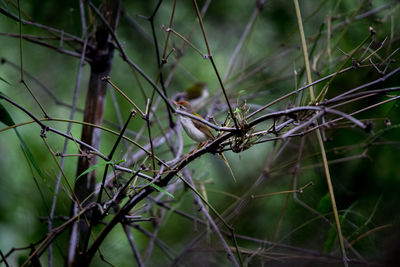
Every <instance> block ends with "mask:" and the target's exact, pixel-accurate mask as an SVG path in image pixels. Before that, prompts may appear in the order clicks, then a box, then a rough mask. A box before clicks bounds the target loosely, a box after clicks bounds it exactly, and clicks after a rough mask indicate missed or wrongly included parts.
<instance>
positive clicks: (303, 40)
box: [293, 0, 348, 266]
mask: <svg viewBox="0 0 400 267" xmlns="http://www.w3.org/2000/svg"><path fill="white" fill-rule="evenodd" d="M293 2H294V6H295V9H296V16H297V23H298V26H299V32H300V38H301V45H302V48H303V55H304V62H305V66H306V72H307V81H308V83H309V84H310V83H312V78H311V69H310V62H309V59H308V52H307V43H306V38H305V35H304V29H303V22H302V19H301V13H300V7H299V2H298V0H293ZM310 98H311V101H314V99H315V96H314V91H313V90H312V87H310ZM316 133H317V139H318V144H319V147H320V149H321V154H322V162H323V166H324V171H325V177H326V182H327V184H328V189H329V195H330V197H331V202H332V209H333V214H334V216H335V222H336V229H337V234H338V238H339V243H340V250H341V253H342V260H343V265H344V266H348V262H347V256H346V249H345V247H344V241H343V235H342V228H341V227H340V220H339V214H338V211H337V207H336V200H335V194H334V192H333V186H332V180H331V175H330V172H329V165H328V160H327V157H326V152H325V147H324V142H323V140H322V136H321V131H320V130H319V128H318V129H317V130H316Z"/></svg>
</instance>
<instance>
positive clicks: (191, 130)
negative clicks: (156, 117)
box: [173, 100, 236, 182]
mask: <svg viewBox="0 0 400 267" xmlns="http://www.w3.org/2000/svg"><path fill="white" fill-rule="evenodd" d="M173 103H174V104H175V105H176V108H177V109H178V110H180V111H184V112H186V113H189V114H192V115H194V116H197V117H199V118H202V117H201V116H200V115H199V114H197V113H195V112H193V109H192V106H191V105H190V103H189V102H187V101H184V100H183V101H178V102H176V101H173ZM178 116H179V118H180V120H181V124H182V127H183V129H184V130H185V132H186V134H187V135H188V136H189V137H190V138H191V139H192V140H194V141H196V142H199V143H200V144H199V146H198V147H197V149H198V148H200V147H201V146H202V145H203V146H204V145H205V144H207V143H208V142H209V141H212V140H214V139H215V136H214V134H213V133H212V131H211V128H210V127H208V126H207V125H206V124H204V123H202V122H200V121H197V120H194V119H192V118H189V117H187V116H184V115H181V114H179V115H178ZM197 149H195V150H194V151H196V150H197ZM218 154H219V155H220V156H221V158H222V160H223V161H224V163H225V165H226V166H227V167H228V169H229V171H230V173H231V175H232V177H233V180H234V181H235V182H236V178H235V175H234V174H233V171H232V168H231V166H230V165H229V162H228V160H227V159H226V157H225V155H224V154H223V153H218Z"/></svg>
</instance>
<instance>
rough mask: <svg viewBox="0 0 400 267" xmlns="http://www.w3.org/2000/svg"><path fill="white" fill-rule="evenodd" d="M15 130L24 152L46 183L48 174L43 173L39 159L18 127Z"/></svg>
mask: <svg viewBox="0 0 400 267" xmlns="http://www.w3.org/2000/svg"><path fill="white" fill-rule="evenodd" d="M14 130H15V133H16V135H17V137H18V139H19V141H20V142H21V148H22V150H24V152H25V153H26V156H27V157H28V159H29V161H30V162H31V164H32V166H33V167H34V168H35V170H36V172H37V173H38V174H39V176H40V177H41V178H42V180H43V182H44V183H45V184H46V180H47V179H46V176H45V175H44V174H43V172H42V170H41V169H40V166H39V164H38V163H37V161H36V160H35V157H34V156H33V154H32V152H31V150H30V149H29V147H28V145H27V144H26V143H25V141H24V139H23V138H22V136H21V135H20V134H19V132H18V131H17V129H14Z"/></svg>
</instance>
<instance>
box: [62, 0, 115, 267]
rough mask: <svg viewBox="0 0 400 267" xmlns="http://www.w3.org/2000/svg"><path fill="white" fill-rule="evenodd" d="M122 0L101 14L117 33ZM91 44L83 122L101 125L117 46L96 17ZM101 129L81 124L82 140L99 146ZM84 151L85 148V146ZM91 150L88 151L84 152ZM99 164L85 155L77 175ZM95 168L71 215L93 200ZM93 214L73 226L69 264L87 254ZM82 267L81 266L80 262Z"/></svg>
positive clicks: (110, 2)
mask: <svg viewBox="0 0 400 267" xmlns="http://www.w3.org/2000/svg"><path fill="white" fill-rule="evenodd" d="M120 6H121V1H115V0H105V1H104V2H103V4H102V6H101V8H100V12H101V14H102V16H103V17H104V18H105V19H106V21H107V22H108V24H109V25H110V26H111V28H112V29H113V31H114V32H115V31H116V29H117V26H118V20H119V15H120ZM90 44H91V45H92V46H93V47H94V50H91V51H89V53H88V55H87V57H89V58H90V59H91V62H92V63H91V65H90V67H91V73H90V80H89V85H88V91H87V95H86V104H85V111H84V119H83V120H84V121H85V122H89V123H92V124H95V125H101V124H102V121H103V113H104V106H105V99H106V89H107V82H106V81H104V80H102V78H103V77H107V76H108V75H109V73H110V71H111V67H112V60H113V55H114V45H113V43H112V42H111V34H110V32H109V29H108V28H107V26H106V25H105V24H104V23H103V22H102V21H101V19H100V18H98V19H97V27H96V31H95V34H94V36H92V37H91V40H90ZM100 136H101V130H100V129H98V128H93V127H90V126H85V125H84V126H83V127H82V136H81V140H82V141H83V142H85V143H87V144H89V145H91V146H93V147H94V148H96V149H97V148H99V146H100ZM82 150H84V151H85V148H82ZM85 152H88V151H85ZM96 163H97V157H96V156H93V155H90V154H88V157H85V156H82V157H80V158H79V161H78V168H77V176H78V175H80V174H81V173H82V172H84V171H86V170H87V169H88V168H89V167H90V166H93V165H94V164H96ZM96 175H97V173H96V171H92V172H90V173H88V174H86V175H83V176H81V177H80V178H79V179H78V180H77V181H76V183H75V188H74V193H75V196H76V198H77V199H78V201H79V203H82V202H83V201H84V200H85V202H84V203H83V204H81V205H80V206H81V207H79V205H78V203H74V205H73V207H72V211H71V215H72V216H74V215H76V214H77V213H78V212H79V209H80V208H82V207H84V206H86V205H88V204H90V203H91V202H93V199H94V197H93V194H92V193H93V191H94V188H95V183H96ZM91 214H92V213H87V215H86V218H80V220H79V222H77V223H75V224H74V226H73V227H72V231H71V234H70V241H69V247H68V263H67V265H68V266H77V265H80V264H82V261H81V260H80V259H82V258H81V257H82V255H84V254H85V251H86V249H87V245H88V242H89V237H90V227H89V225H88V224H87V222H90V221H91ZM81 266H82V265H81Z"/></svg>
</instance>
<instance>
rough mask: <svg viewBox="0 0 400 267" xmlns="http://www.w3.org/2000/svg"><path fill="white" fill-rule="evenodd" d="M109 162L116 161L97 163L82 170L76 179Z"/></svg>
mask: <svg viewBox="0 0 400 267" xmlns="http://www.w3.org/2000/svg"><path fill="white" fill-rule="evenodd" d="M107 164H114V163H113V162H112V161H104V162H100V163H97V164H95V165H93V166H92V167H89V168H88V169H87V170H86V171H84V172H82V173H81V174H80V175H79V176H78V177H76V179H75V181H76V180H78V179H79V178H80V177H81V176H83V175H85V174H87V173H89V172H91V171H93V170H95V169H97V168H100V167H103V166H106V165H107Z"/></svg>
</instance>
